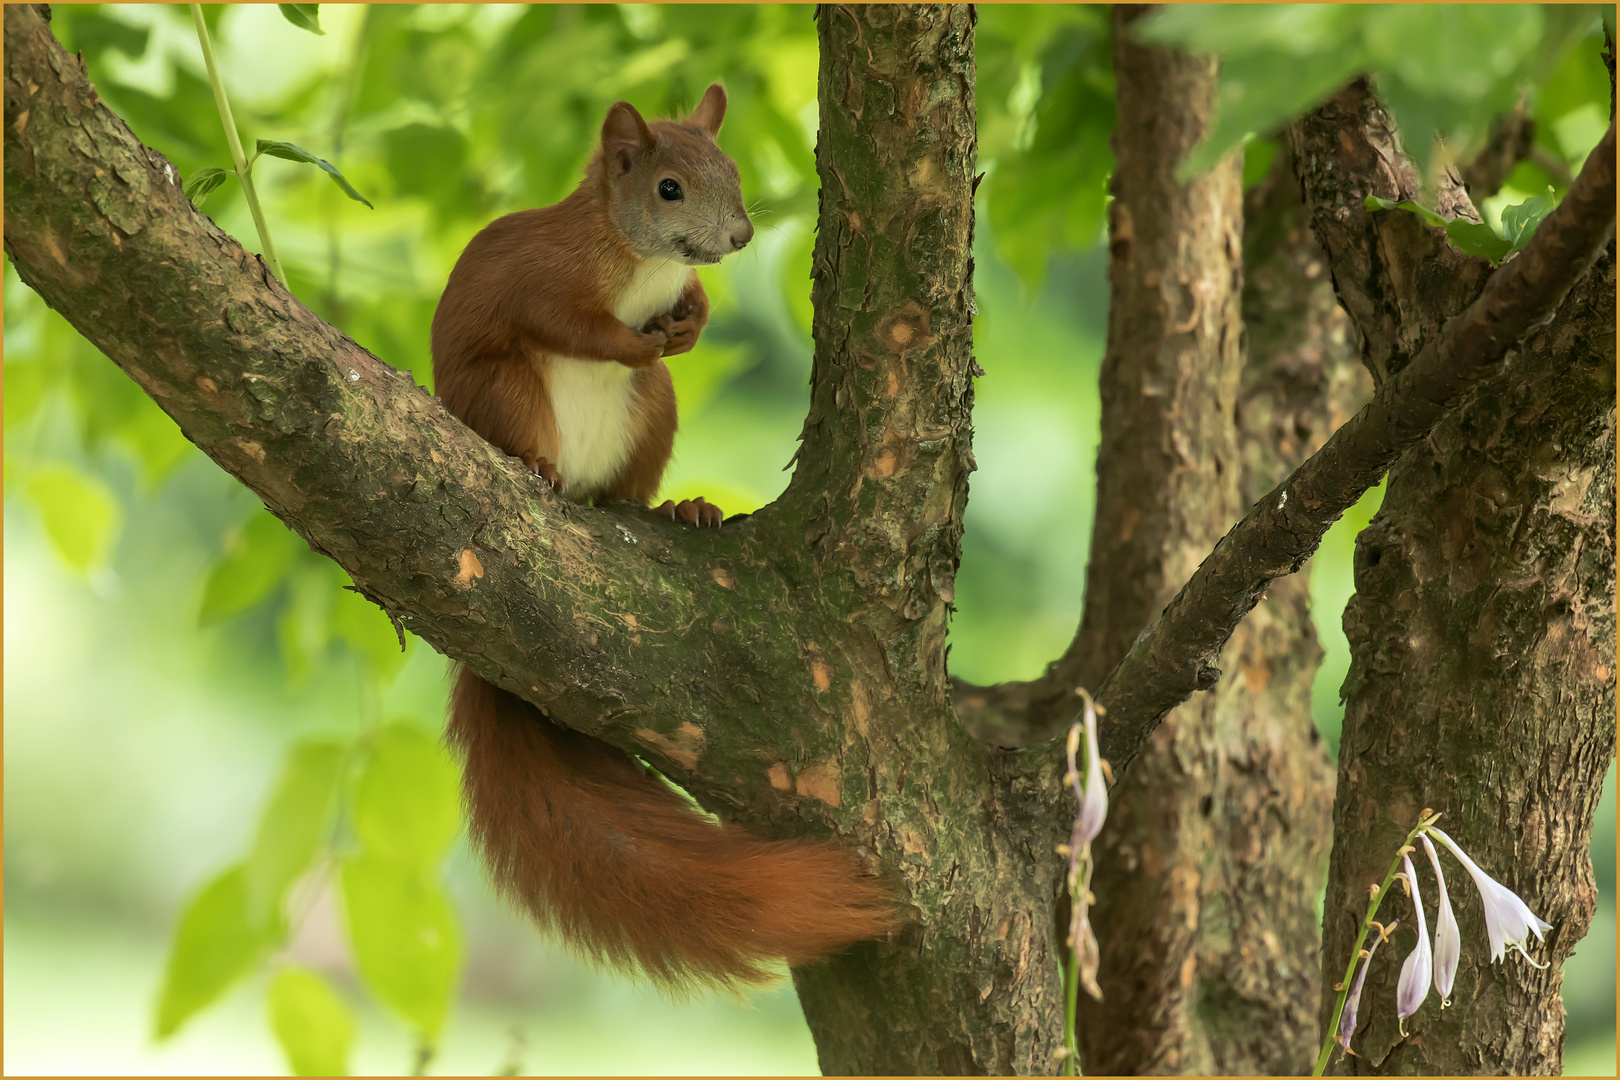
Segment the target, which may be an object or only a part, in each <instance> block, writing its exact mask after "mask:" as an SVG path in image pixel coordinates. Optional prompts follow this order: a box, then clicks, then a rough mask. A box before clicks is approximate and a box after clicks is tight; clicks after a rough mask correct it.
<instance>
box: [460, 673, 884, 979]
mask: <svg viewBox="0 0 1620 1080" xmlns="http://www.w3.org/2000/svg"><path fill="white" fill-rule="evenodd" d="M450 739H451V742H452V743H453V745H454V746H455V747H456V748H457V749H459V750H460V751H461V753H462V754H464V755H465V757H466V761H467V774H466V782H465V792H466V798H467V810H468V814H469V817H470V819H471V823H472V824H471V831H472V836H473V840H474V842H475V843H476V844H477V845H478V847H479V849H480V850H481V851H482V852H483V854H484V857H485V859H486V860H487V861H488V863H489V866H490V870H491V872H492V873H493V874H494V877H495V881H496V883H497V884H498V885H499V886H500V888H501V889H502V891H504V892H505V893H506V894H507V895H509V896H511V897H513V898H515V899H517V900H518V901H519V902H521V903H522V904H523V906H524V907H525V908H527V909H528V910H529V912H530V913H531V914H532V915H533V916H534V917H535V918H536V919H537V920H539V921H540V922H541V923H542V924H543V925H549V926H552V927H555V928H556V929H557V930H558V931H559V932H560V933H561V934H562V935H563V937H564V938H565V939H566V940H567V941H568V942H569V943H571V944H572V945H574V946H576V947H577V948H579V949H580V950H581V951H582V952H584V953H586V954H587V955H589V956H591V957H592V958H594V959H598V960H602V961H606V962H608V963H612V964H620V965H627V964H634V965H635V966H637V967H639V968H640V970H641V971H642V972H644V973H645V974H646V975H648V976H649V977H651V978H652V979H654V980H656V981H657V982H659V983H661V984H664V985H666V986H674V987H680V986H685V985H689V984H692V983H697V982H714V983H720V984H727V983H731V982H734V981H745V982H751V981H759V980H762V979H764V978H768V977H769V973H768V972H767V971H766V970H765V969H764V968H763V967H762V964H763V963H764V962H768V961H770V960H772V959H774V958H777V957H782V958H785V959H786V960H787V962H788V963H789V964H803V963H808V962H810V961H813V960H817V959H819V958H821V957H824V956H826V955H827V954H829V953H831V952H835V951H837V950H839V949H841V948H843V947H844V946H846V945H848V944H850V943H851V942H854V941H860V940H863V939H866V938H872V937H878V936H881V935H882V934H883V933H884V932H885V931H887V930H888V929H890V927H891V926H892V925H893V923H894V917H893V915H894V901H893V898H892V896H891V895H890V893H889V890H888V889H887V887H886V886H885V885H884V884H883V882H882V881H880V880H879V879H877V878H874V877H871V876H869V875H867V874H866V872H865V871H864V870H863V869H862V867H861V865H860V863H859V861H858V860H856V859H855V858H854V856H852V855H850V854H849V853H847V852H844V851H840V850H839V849H837V848H835V847H832V846H830V845H825V844H812V843H806V842H803V841H788V840H759V839H757V838H755V837H753V836H751V835H750V834H749V833H748V832H747V831H746V830H744V829H741V828H739V827H737V826H735V825H713V824H710V823H709V822H708V821H706V820H704V819H703V818H701V817H699V816H698V815H696V814H695V813H693V812H692V811H691V809H689V808H688V807H687V805H686V804H685V803H684V802H683V801H682V800H681V798H680V797H679V796H678V795H676V794H675V793H674V792H672V791H671V790H670V789H669V788H668V787H667V786H665V784H664V783H663V781H661V780H660V779H659V778H658V777H657V776H655V775H653V774H652V773H651V772H650V771H648V770H647V769H646V768H644V767H643V766H642V765H640V764H639V763H638V762H637V761H636V760H635V759H633V758H632V757H631V756H630V755H628V754H626V753H624V752H623V751H621V750H619V749H617V748H616V747H612V746H609V745H608V744H606V743H604V742H600V741H598V740H596V739H593V738H591V737H590V736H588V735H582V734H580V733H579V732H576V731H573V730H571V729H569V728H565V727H563V726H561V725H560V724H557V723H554V722H553V721H551V720H549V719H547V718H546V717H544V716H541V715H540V713H539V711H538V710H537V709H535V708H534V707H533V706H532V705H530V704H528V703H527V702H525V701H523V700H521V699H519V698H517V697H515V696H513V695H511V694H508V693H506V692H504V691H502V690H499V689H497V688H496V687H493V686H491V685H490V684H489V683H487V682H485V681H484V680H482V679H480V678H478V677H477V676H475V675H473V674H471V673H470V672H468V671H465V670H463V671H462V672H461V675H460V677H459V678H458V679H457V681H456V688H455V692H454V694H453V696H452V704H451V724H450Z"/></svg>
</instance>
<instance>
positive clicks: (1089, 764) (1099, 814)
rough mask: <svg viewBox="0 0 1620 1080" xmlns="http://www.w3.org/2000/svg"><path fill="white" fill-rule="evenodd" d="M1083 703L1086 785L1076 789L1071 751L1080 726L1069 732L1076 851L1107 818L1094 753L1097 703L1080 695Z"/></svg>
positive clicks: (1076, 743)
mask: <svg viewBox="0 0 1620 1080" xmlns="http://www.w3.org/2000/svg"><path fill="white" fill-rule="evenodd" d="M1081 698H1082V700H1083V701H1084V702H1085V714H1084V717H1083V720H1084V726H1085V738H1086V782H1085V787H1084V788H1082V787H1081V786H1080V771H1079V768H1078V767H1077V763H1076V761H1075V752H1076V751H1077V750H1079V748H1080V745H1079V744H1080V730H1081V725H1080V724H1075V725H1074V727H1072V728H1071V729H1069V745H1068V751H1069V783H1070V784H1071V785H1073V787H1074V794H1075V797H1076V798H1077V799H1079V800H1080V813H1079V815H1078V816H1077V817H1076V818H1075V819H1074V833H1073V835H1072V836H1071V837H1070V839H1069V844H1070V846H1071V847H1074V848H1076V849H1078V848H1080V847H1081V846H1082V845H1084V844H1089V843H1091V842H1092V841H1093V840H1095V839H1097V834H1098V833H1100V832H1102V827H1103V820H1104V819H1105V818H1107V817H1108V785H1107V784H1105V783H1104V782H1103V769H1102V755H1101V754H1100V753H1098V751H1097V703H1096V702H1094V701H1092V700H1091V695H1090V694H1085V693H1082V694H1081Z"/></svg>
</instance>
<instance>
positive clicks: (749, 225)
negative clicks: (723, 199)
mask: <svg viewBox="0 0 1620 1080" xmlns="http://www.w3.org/2000/svg"><path fill="white" fill-rule="evenodd" d="M753 238H754V223H753V222H752V221H748V220H746V219H745V220H744V221H743V223H742V225H741V226H739V227H738V228H735V229H733V230H731V247H732V250H733V251H741V250H742V249H743V248H745V247H747V246H748V241H750V240H752V239H753Z"/></svg>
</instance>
